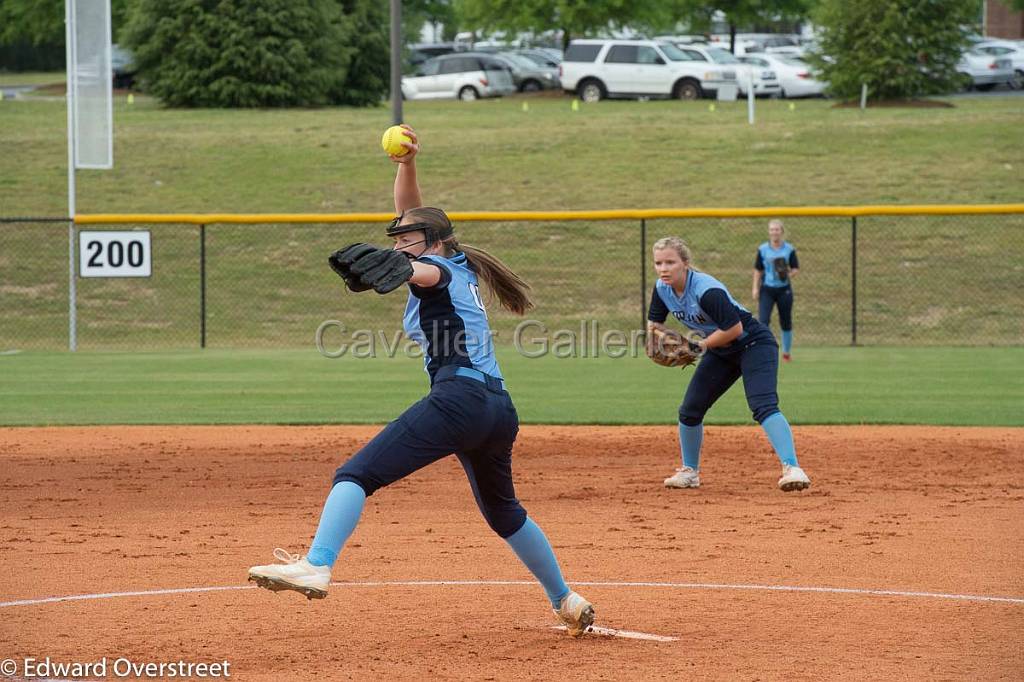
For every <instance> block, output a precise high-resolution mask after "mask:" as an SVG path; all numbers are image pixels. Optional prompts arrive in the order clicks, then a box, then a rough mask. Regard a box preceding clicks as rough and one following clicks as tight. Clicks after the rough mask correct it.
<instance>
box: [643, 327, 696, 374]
mask: <svg viewBox="0 0 1024 682" xmlns="http://www.w3.org/2000/svg"><path fill="white" fill-rule="evenodd" d="M649 334H650V335H649V336H648V338H647V357H649V358H650V359H651V360H653V361H654V362H655V363H657V364H659V365H661V366H662V367H686V366H687V365H692V364H693V363H695V362H697V361H698V360H700V358H701V356H702V355H704V349H703V348H702V347H701V346H700V344H699V343H697V339H698V338H699V337H697V336H691V337H690V338H687V337H685V336H683V335H682V334H678V333H676V332H674V331H671V330H669V329H659V328H658V327H655V328H654V329H652V330H651V331H650V332H649Z"/></svg>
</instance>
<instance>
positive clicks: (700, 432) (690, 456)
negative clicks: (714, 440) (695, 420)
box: [679, 422, 704, 471]
mask: <svg viewBox="0 0 1024 682" xmlns="http://www.w3.org/2000/svg"><path fill="white" fill-rule="evenodd" d="M703 442H704V424H697V425H696V426H687V425H686V424H684V423H682V422H679V449H680V450H681V451H682V453H683V466H684V467H690V468H691V469H693V470H694V471H697V470H699V469H700V446H701V443H703Z"/></svg>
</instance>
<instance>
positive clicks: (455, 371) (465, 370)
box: [434, 365, 505, 391]
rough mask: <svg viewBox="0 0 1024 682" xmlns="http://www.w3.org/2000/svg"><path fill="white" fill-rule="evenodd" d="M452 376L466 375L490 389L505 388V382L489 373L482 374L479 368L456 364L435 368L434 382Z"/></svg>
mask: <svg viewBox="0 0 1024 682" xmlns="http://www.w3.org/2000/svg"><path fill="white" fill-rule="evenodd" d="M454 377H466V378H467V379H473V380H475V381H479V382H480V383H481V384H485V385H486V386H487V388H489V389H491V390H492V391H504V390H505V382H504V381H503V380H501V379H499V378H498V377H495V376H491V375H490V374H484V373H483V372H481V371H480V370H478V369H473V368H472V367H459V366H457V365H445V366H444V367H442V368H441V369H439V370H437V374H435V375H434V383H437V382H438V381H444V380H445V379H451V378H454Z"/></svg>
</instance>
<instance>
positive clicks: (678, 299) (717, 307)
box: [648, 268, 756, 336]
mask: <svg viewBox="0 0 1024 682" xmlns="http://www.w3.org/2000/svg"><path fill="white" fill-rule="evenodd" d="M709 291H717V292H720V293H716V294H714V295H712V296H710V297H705V294H707V293H708V292H709ZM702 299H703V300H702ZM702 303H703V304H706V305H707V307H708V308H711V309H710V310H708V309H706V308H705V307H704V305H702ZM669 314H671V315H672V316H673V317H674V318H676V319H677V320H679V321H680V322H681V323H682V324H684V325H685V326H687V327H689V328H690V329H694V330H696V331H698V332H700V333H701V334H703V335H704V336H708V335H709V334H711V333H712V332H714V331H715V330H716V329H728V328H729V327H731V326H732V325H734V324H736V321H739V322H742V323H743V329H744V332H745V331H747V330H748V329H749V328H750V327H751V325H753V324H756V321H755V320H754V318H753V317H752V316H751V315H750V311H749V310H747V309H746V308H744V307H743V306H741V305H740V304H739V303H738V302H737V301H736V299H734V298H733V297H732V294H730V293H729V290H728V289H726V288H725V285H724V284H722V283H721V282H719V281H718V280H717V279H715V278H714V277H712V276H711V275H709V274H707V273H704V272H699V271H697V270H694V269H693V268H691V269H690V270H689V272H688V273H687V275H686V287H685V288H684V289H683V294H682V296H677V295H676V292H675V290H674V289H673V288H672V286H671V285H669V284H666V283H665V282H663V281H661V280H660V279H659V280H658V281H657V282H656V283H655V285H654V296H652V298H651V306H650V312H649V314H648V319H649V320H651V321H653V322H664V321H665V318H666V317H667V316H668V315H669ZM659 318H660V319H659ZM722 325H724V326H722Z"/></svg>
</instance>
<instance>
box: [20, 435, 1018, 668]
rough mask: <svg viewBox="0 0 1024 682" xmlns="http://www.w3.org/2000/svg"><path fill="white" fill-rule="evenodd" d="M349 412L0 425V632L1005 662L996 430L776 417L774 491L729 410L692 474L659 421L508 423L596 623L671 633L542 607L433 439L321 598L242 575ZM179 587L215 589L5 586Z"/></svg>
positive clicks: (1009, 606) (306, 652) (259, 659)
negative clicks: (804, 484)
mask: <svg viewBox="0 0 1024 682" xmlns="http://www.w3.org/2000/svg"><path fill="white" fill-rule="evenodd" d="M375 432H376V429H375V428H372V427H347V426H344V427H342V426H339V427H125V428H45V429H0V482H2V483H0V499H2V505H0V547H2V550H3V551H2V560H0V567H2V570H3V575H4V576H5V578H6V579H5V580H4V581H3V582H2V584H0V602H2V604H0V659H8V658H10V659H14V660H15V661H18V662H20V661H22V659H24V658H25V657H34V658H37V659H43V658H45V657H47V656H48V657H50V658H51V659H52V661H55V662H60V661H63V662H82V663H84V662H90V661H97V660H100V659H102V658H103V657H108V658H109V659H110V661H113V660H114V659H116V658H118V657H126V658H129V659H131V660H132V661H133V662H157V663H159V662H175V661H178V660H184V661H188V662H215V661H223V660H227V661H228V662H229V663H230V672H231V678H232V679H239V680H293V679H294V680H298V679H303V680H305V679H357V680H365V679H387V680H404V679H408V680H412V679H482V680H505V679H512V678H515V679H537V680H549V679H584V678H587V679H608V680H646V679H669V678H673V679H679V678H680V677H685V678H701V679H722V680H736V679H742V680H769V679H786V680H819V679H835V678H843V679H864V680H879V679H915V680H920V679H929V680H936V679H972V680H975V679H986V680H994V679H1006V680H1019V679H1022V678H1024V648H1022V646H1021V633H1022V632H1024V446H1022V441H1024V438H1022V436H1024V432H1022V431H1021V430H1012V429H980V428H977V429H968V428H942V429H939V428H923V427H910V428H904V427H803V428H797V429H796V430H795V432H796V440H797V448H798V452H799V453H800V455H801V460H802V461H801V463H802V464H803V466H804V468H805V469H806V470H807V472H808V473H809V474H810V476H811V478H812V480H813V487H812V488H811V489H810V490H809V491H807V492H805V493H791V494H785V493H782V492H780V491H779V490H778V489H777V488H776V487H775V481H776V479H777V477H778V464H777V462H776V460H775V458H774V455H773V454H772V453H771V450H770V449H769V447H768V445H767V441H766V439H765V438H764V436H763V434H762V433H761V432H760V430H759V429H756V428H725V427H719V428H715V427H709V428H708V429H707V433H706V436H705V452H704V460H703V467H702V477H703V480H704V487H702V488H701V489H699V490H666V489H665V488H663V487H662V485H661V481H662V479H663V478H664V477H665V476H666V475H668V474H670V473H671V471H672V469H673V467H674V466H675V463H676V461H677V458H678V450H677V446H676V435H675V429H674V428H671V427H524V428H523V430H522V433H521V435H520V440H519V443H518V445H517V449H516V459H515V467H516V474H517V481H518V492H519V495H520V498H521V499H522V501H523V503H524V505H525V506H526V508H527V509H528V510H529V511H530V514H531V516H532V517H533V518H535V519H536V520H537V521H538V523H539V524H540V525H541V527H543V528H544V530H545V532H546V533H547V534H548V536H549V538H550V539H551V541H552V544H553V545H554V546H555V550H556V552H557V554H558V556H559V559H560V561H561V562H562V565H563V569H564V571H565V573H566V577H567V578H568V579H569V581H570V583H573V584H575V585H576V586H577V587H578V590H579V591H580V592H581V593H583V594H584V595H585V596H587V597H588V598H589V599H590V600H591V601H593V602H594V604H595V605H596V608H597V624H598V625H600V626H604V627H607V628H619V629H625V630H629V631H635V632H639V633H646V634H651V635H659V636H663V637H672V638H676V639H675V641H647V640H637V639H626V638H622V637H615V636H605V635H594V634H590V635H587V636H585V637H584V638H582V639H581V640H572V639H570V638H568V637H567V636H566V635H565V634H564V633H562V632H559V631H557V630H554V629H552V628H551V626H552V625H553V624H554V621H553V619H552V617H551V614H550V611H549V609H548V606H547V603H546V600H545V598H544V594H543V592H542V591H541V589H540V588H539V587H538V586H536V585H534V584H532V583H530V582H529V581H530V576H529V574H528V573H527V571H526V569H525V568H523V567H522V566H521V565H520V564H519V563H518V561H516V559H515V558H514V556H513V554H512V553H511V551H510V550H509V549H508V548H507V546H506V545H505V544H504V543H503V542H501V541H500V540H499V539H498V538H497V537H496V536H494V535H493V534H492V533H491V532H490V530H489V529H488V528H487V526H486V524H485V523H484V521H483V520H482V519H481V518H480V516H479V514H478V512H477V510H476V507H475V505H474V503H473V499H472V495H471V493H470V490H469V487H468V485H467V484H466V480H465V476H464V474H463V473H462V470H461V468H460V467H459V466H458V464H457V462H455V461H454V458H448V459H447V460H445V461H442V462H439V463H438V464H435V465H434V466H433V467H430V468H428V469H426V470H424V471H421V472H419V473H418V474H416V475H414V476H412V477H411V478H409V479H407V480H405V481H402V482H400V483H398V484H396V485H394V486H392V487H391V488H389V489H385V490H383V491H380V492H379V493H378V494H376V495H374V496H373V497H372V498H370V500H369V501H368V502H367V506H366V510H365V513H364V515H363V520H362V523H361V524H360V526H359V527H358V528H357V529H356V532H355V534H354V535H353V536H352V538H351V540H350V542H349V545H348V547H347V548H346V549H345V551H344V552H343V554H342V558H341V560H340V561H339V563H338V565H337V566H336V568H335V571H334V580H336V581H338V582H339V583H342V584H339V585H336V586H334V587H332V588H331V593H330V595H329V596H328V598H327V599H326V600H323V601H312V602H311V601H307V600H305V599H304V598H302V597H301V596H299V595H297V594H295V593H282V594H277V595H275V594H272V593H270V592H266V591H263V590H256V589H249V588H248V587H246V583H245V576H246V569H247V567H248V566H249V565H251V564H257V563H269V562H271V561H272V557H271V550H272V549H273V548H274V547H278V546H280V547H286V548H289V549H291V550H292V551H295V552H304V551H305V548H306V547H307V545H308V542H309V540H310V539H311V538H312V534H313V532H314V531H315V528H316V523H317V519H318V516H319V512H320V506H321V504H322V502H323V499H324V497H325V496H326V493H327V490H328V486H329V482H330V478H331V475H332V473H333V471H334V468H335V466H337V464H339V463H340V462H341V461H343V460H344V459H345V458H346V457H347V456H348V455H349V454H351V453H352V452H353V451H354V450H355V449H357V448H358V447H359V446H360V445H361V444H362V443H363V442H365V440H366V439H367V438H368V437H369V436H371V435H372V434H373V433H375ZM429 581H444V582H446V583H447V584H436V583H433V584H431V583H430V582H429ZM454 581H469V582H472V581H481V582H485V583H487V584H453V583H454ZM500 582H505V583H507V584H498V583H500ZM344 583H348V584H344ZM382 583H384V584H382ZM580 583H594V584H590V585H580ZM637 583H657V584H646V585H641V584H637ZM206 587H225V588H227V589H223V590H216V591H196V590H195V589H192V590H191V591H175V592H169V593H162V594H141V595H134V596H123V595H109V594H108V595H106V596H99V597H97V598H89V599H81V600H72V601H58V602H46V603H33V601H32V600H37V599H41V598H46V597H58V596H67V595H99V594H101V593H121V592H145V591H151V590H172V589H176V588H206ZM782 587H800V588H808V587H814V588H842V589H844V590H849V591H839V590H836V589H823V590H818V591H792V590H783V589H778V588H782ZM885 591H891V592H899V593H900V594H893V593H889V594H882V592H885ZM908 593H915V594H908ZM916 593H929V594H916ZM981 597H998V598H1001V599H989V600H984V599H981ZM12 602H14V603H12ZM19 602H28V603H19ZM2 672H7V673H10V671H8V670H4V671H2ZM19 675H20V673H18V672H15V674H14V675H13V677H15V678H17V677H19ZM111 676H112V675H111ZM2 678H3V675H0V679H2Z"/></svg>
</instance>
